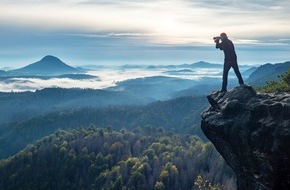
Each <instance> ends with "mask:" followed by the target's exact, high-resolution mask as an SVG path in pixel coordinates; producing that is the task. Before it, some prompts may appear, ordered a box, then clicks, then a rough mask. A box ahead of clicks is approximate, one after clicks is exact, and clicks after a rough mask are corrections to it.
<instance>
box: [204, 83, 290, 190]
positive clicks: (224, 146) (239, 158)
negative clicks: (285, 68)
mask: <svg viewBox="0 0 290 190" xmlns="http://www.w3.org/2000/svg"><path fill="white" fill-rule="evenodd" d="M208 101H209V103H210V104H211V106H210V107H209V108H207V109H206V110H205V111H204V112H203V113H202V122H201V128H202V130H203V132H204V134H205V135H206V136H207V137H208V138H209V140H210V141H211V142H212V143H213V144H214V146H215V147H216V149H217V150H218V151H219V152H220V153H221V155H222V156H223V157H224V159H225V160H226V162H227V163H228V164H229V165H230V167H231V168H233V170H234V171H235V173H236V176H237V186H238V190H264V189H267V190H268V189H269V190H272V189H273V190H276V189H277V190H286V189H288V190H289V189H290V94H288V93H276V94H257V93H256V92H255V90H254V89H253V88H252V87H250V86H246V85H243V86H239V87H236V88H234V89H232V90H230V91H229V92H226V93H225V92H219V91H214V92H212V93H211V94H209V95H208Z"/></svg>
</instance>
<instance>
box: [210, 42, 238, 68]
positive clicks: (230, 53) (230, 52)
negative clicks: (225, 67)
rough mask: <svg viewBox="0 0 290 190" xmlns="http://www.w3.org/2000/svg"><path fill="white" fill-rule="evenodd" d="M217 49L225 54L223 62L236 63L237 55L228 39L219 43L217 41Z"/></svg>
mask: <svg viewBox="0 0 290 190" xmlns="http://www.w3.org/2000/svg"><path fill="white" fill-rule="evenodd" d="M215 47H216V48H217V49H220V50H223V51H224V54H225V62H228V61H230V62H232V61H237V55H236V52H235V47H234V44H233V42H232V41H231V40H229V39H224V40H223V41H222V42H221V43H220V42H219V41H218V42H216V46H215Z"/></svg>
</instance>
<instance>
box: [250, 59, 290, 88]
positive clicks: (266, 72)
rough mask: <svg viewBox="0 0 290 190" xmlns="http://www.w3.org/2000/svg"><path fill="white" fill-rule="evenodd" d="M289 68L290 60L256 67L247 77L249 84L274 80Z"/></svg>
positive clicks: (259, 83) (261, 83) (263, 83)
mask: <svg viewBox="0 0 290 190" xmlns="http://www.w3.org/2000/svg"><path fill="white" fill-rule="evenodd" d="M288 69H290V61H287V62H284V63H276V64H270V63H267V64H264V65H261V66H260V67H258V68H257V69H256V70H255V71H254V72H253V73H252V74H251V75H250V76H249V78H248V80H247V83H248V84H251V85H258V86H259V85H265V84H266V83H267V81H276V80H278V76H279V75H282V74H284V73H285V72H286V71H287V70H288Z"/></svg>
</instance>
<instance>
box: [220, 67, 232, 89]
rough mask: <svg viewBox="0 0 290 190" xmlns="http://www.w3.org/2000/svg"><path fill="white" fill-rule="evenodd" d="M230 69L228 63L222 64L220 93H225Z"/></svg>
mask: <svg viewBox="0 0 290 190" xmlns="http://www.w3.org/2000/svg"><path fill="white" fill-rule="evenodd" d="M230 68H231V66H230V63H227V62H225V63H224V71H223V84H222V91H227V85H228V73H229V70H230Z"/></svg>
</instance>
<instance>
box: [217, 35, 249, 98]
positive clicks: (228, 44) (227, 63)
mask: <svg viewBox="0 0 290 190" xmlns="http://www.w3.org/2000/svg"><path fill="white" fill-rule="evenodd" d="M213 39H214V41H215V43H216V48H217V49H220V50H223V51H224V54H225V60H224V71H223V83H222V89H221V91H222V92H226V91H227V84H228V73H229V70H230V69H231V67H233V69H234V71H235V73H236V75H237V77H238V79H239V84H240V85H243V84H244V81H243V79H242V76H241V73H240V71H239V67H238V62H237V55H236V52H235V47H234V44H233V42H232V41H231V40H229V39H228V37H227V34H226V33H221V34H220V36H218V37H214V38H213ZM220 40H221V42H220Z"/></svg>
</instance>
